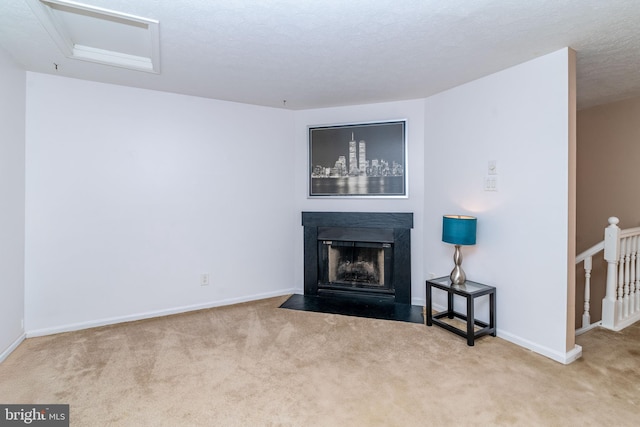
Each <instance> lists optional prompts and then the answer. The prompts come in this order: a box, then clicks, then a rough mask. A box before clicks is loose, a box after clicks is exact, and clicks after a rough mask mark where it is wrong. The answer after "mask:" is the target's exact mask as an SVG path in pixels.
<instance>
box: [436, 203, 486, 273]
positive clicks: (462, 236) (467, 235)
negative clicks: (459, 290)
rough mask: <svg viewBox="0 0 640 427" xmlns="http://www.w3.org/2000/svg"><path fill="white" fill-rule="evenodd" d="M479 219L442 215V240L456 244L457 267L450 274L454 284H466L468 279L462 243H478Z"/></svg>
mask: <svg viewBox="0 0 640 427" xmlns="http://www.w3.org/2000/svg"><path fill="white" fill-rule="evenodd" d="M477 222H478V220H477V218H475V217H473V216H466V215H444V216H443V217H442V241H443V242H446V243H451V244H454V245H455V246H456V249H455V252H454V253H453V262H454V263H455V267H453V271H452V272H451V275H450V276H449V279H451V284H452V285H464V282H465V281H466V280H467V276H466V274H464V271H463V270H462V267H461V264H462V252H461V251H460V246H461V245H475V244H476V224H477Z"/></svg>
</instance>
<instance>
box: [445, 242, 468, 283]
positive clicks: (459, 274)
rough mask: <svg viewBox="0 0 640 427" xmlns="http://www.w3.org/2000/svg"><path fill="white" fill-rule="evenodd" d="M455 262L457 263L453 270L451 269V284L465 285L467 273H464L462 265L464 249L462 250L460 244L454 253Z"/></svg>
mask: <svg viewBox="0 0 640 427" xmlns="http://www.w3.org/2000/svg"><path fill="white" fill-rule="evenodd" d="M453 262H454V263H455V267H453V271H451V274H450V275H449V279H450V280H451V285H458V286H460V285H464V283H465V282H466V281H467V275H466V274H464V270H463V269H462V267H461V264H462V251H460V245H456V250H455V252H454V253H453Z"/></svg>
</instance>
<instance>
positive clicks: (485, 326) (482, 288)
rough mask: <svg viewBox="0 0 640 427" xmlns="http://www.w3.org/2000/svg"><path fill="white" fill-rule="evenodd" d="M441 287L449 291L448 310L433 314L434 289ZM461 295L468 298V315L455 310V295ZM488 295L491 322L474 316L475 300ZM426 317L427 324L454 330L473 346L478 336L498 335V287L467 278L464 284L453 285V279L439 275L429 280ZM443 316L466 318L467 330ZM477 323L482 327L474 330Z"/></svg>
mask: <svg viewBox="0 0 640 427" xmlns="http://www.w3.org/2000/svg"><path fill="white" fill-rule="evenodd" d="M433 288H436V289H440V290H443V291H445V292H447V310H446V311H441V312H439V313H437V314H433V313H432V310H433V304H432V298H431V293H432V289H433ZM454 295H460V296H462V297H464V298H466V301H467V315H466V316H465V315H464V314H462V313H458V312H457V311H455V310H454V307H453V296H454ZM483 295H488V296H489V323H485V322H481V321H480V320H477V319H475V317H474V313H473V311H474V306H473V302H474V300H475V299H476V298H478V297H480V296H483ZM426 303H427V305H426V318H427V326H431V325H433V324H435V325H438V326H440V327H442V328H444V329H446V330H448V331H451V332H453V333H454V334H458V335H460V336H461V337H466V338H467V345H470V346H472V345H473V344H474V341H475V339H476V338H478V337H481V336H483V335H488V334H491V336H494V337H495V336H496V288H495V287H493V286H487V285H483V284H481V283H476V282H472V281H470V280H467V281H466V282H465V284H464V285H454V286H451V281H450V280H449V277H448V276H446V277H439V278H437V279H430V280H427V298H426ZM443 317H448V318H449V319H453V318H454V317H457V318H459V319H462V320H466V322H467V330H466V331H465V330H462V329H459V328H456V327H455V326H452V325H450V324H448V323H445V322H443V321H442V320H439V319H442V318H443ZM475 325H478V326H479V327H480V329H479V330H477V331H474V329H475V327H474V326H475Z"/></svg>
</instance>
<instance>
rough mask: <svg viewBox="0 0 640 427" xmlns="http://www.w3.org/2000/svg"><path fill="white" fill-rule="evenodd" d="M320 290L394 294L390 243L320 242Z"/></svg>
mask: <svg viewBox="0 0 640 427" xmlns="http://www.w3.org/2000/svg"><path fill="white" fill-rule="evenodd" d="M318 243H319V248H318V249H319V255H320V256H319V257H318V262H319V265H318V270H319V271H318V272H319V274H318V290H319V291H320V290H321V289H327V290H349V291H362V292H370V293H393V287H392V283H391V277H392V276H391V269H392V250H393V245H392V244H391V243H377V242H357V241H340V240H338V241H336V240H321V241H319V242H318Z"/></svg>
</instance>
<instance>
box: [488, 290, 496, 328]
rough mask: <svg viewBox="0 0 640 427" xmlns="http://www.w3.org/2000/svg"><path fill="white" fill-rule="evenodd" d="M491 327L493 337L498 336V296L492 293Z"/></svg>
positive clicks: (490, 295)
mask: <svg viewBox="0 0 640 427" xmlns="http://www.w3.org/2000/svg"><path fill="white" fill-rule="evenodd" d="M489 316H490V319H489V327H490V328H492V329H493V333H492V334H491V336H492V337H495V336H496V294H495V292H492V293H490V294H489Z"/></svg>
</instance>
